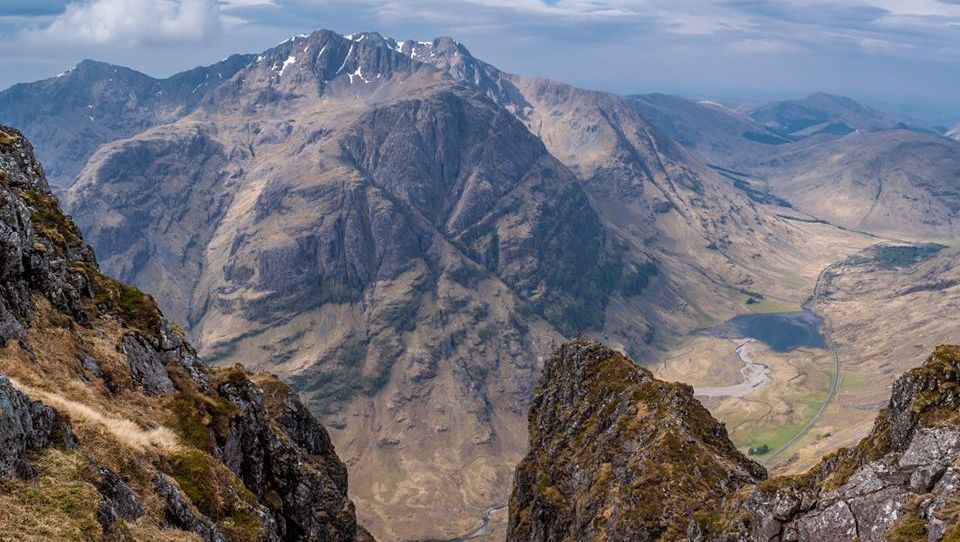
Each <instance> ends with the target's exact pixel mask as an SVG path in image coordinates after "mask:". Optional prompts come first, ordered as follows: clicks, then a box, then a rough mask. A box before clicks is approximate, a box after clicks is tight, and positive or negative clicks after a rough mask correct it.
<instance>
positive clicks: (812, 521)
mask: <svg viewBox="0 0 960 542" xmlns="http://www.w3.org/2000/svg"><path fill="white" fill-rule="evenodd" d="M958 384H960V348H957V347H947V346H943V347H939V348H938V349H937V350H936V351H935V352H934V354H933V355H932V356H931V357H930V358H929V359H928V360H927V362H926V363H925V364H924V365H923V366H922V367H919V368H916V369H914V370H912V371H910V372H908V373H907V374H905V375H904V376H902V377H901V378H900V379H898V380H897V382H896V384H895V385H894V388H893V393H892V397H891V399H890V403H889V406H888V407H887V408H886V409H885V410H884V411H883V412H882V413H881V414H880V416H879V417H878V418H877V421H876V424H875V426H874V429H873V431H872V432H871V433H870V435H869V436H868V437H867V438H865V439H864V440H863V441H862V442H861V443H860V444H858V445H857V446H856V447H854V448H851V449H843V450H840V451H838V452H837V453H835V454H833V455H831V456H828V457H826V458H824V459H823V461H822V462H821V463H820V464H819V465H818V466H817V467H815V468H814V469H812V470H811V471H809V472H808V473H806V474H803V475H800V476H789V477H778V478H773V479H769V480H763V479H764V478H765V477H766V473H765V471H764V469H763V468H762V467H761V466H760V465H758V464H756V463H753V462H752V461H750V460H748V459H746V458H744V457H743V456H742V455H741V454H740V453H739V452H737V451H736V450H735V449H734V447H733V445H732V444H731V443H730V441H729V439H728V438H727V436H726V431H725V430H724V428H723V426H722V425H721V424H718V423H717V422H716V421H715V420H714V419H713V418H712V417H711V416H710V415H709V413H707V412H706V410H704V409H703V408H702V407H701V406H700V404H699V403H698V402H697V401H696V400H695V399H694V398H693V396H692V390H690V389H689V388H688V387H686V386H683V385H680V384H668V383H664V382H660V381H657V380H655V379H653V378H652V376H651V375H650V374H649V373H648V372H647V371H645V370H644V369H642V368H640V367H637V366H635V365H633V364H632V362H630V361H629V360H627V359H626V358H624V357H622V356H621V355H619V354H617V353H615V352H613V351H611V350H609V349H607V348H606V347H604V346H602V345H600V344H597V343H588V342H584V341H577V342H574V343H571V344H568V345H566V346H564V347H562V348H561V349H560V350H559V351H558V352H557V353H556V354H555V355H554V356H553V358H552V359H551V360H550V361H549V362H548V363H547V367H546V369H545V372H544V376H543V380H542V381H541V384H540V387H539V388H538V390H537V396H536V399H535V400H534V403H533V406H532V407H531V411H530V433H531V441H530V444H531V449H530V452H529V454H528V456H527V457H526V458H525V459H524V460H523V462H522V463H521V464H520V466H519V467H518V468H517V474H516V479H515V484H514V490H513V496H512V498H511V502H510V531H509V535H508V540H509V541H520V540H523V541H529V540H558V541H559V540H571V541H572V540H677V539H687V540H693V541H707V540H717V541H720V540H724V541H726V540H751V541H780V540H783V541H789V540H800V541H802V540H818V541H841V540H843V541H846V540H861V541H868V540H869V541H881V540H891V541H896V540H931V541H933V540H955V539H956V538H955V537H957V536H960V525H958V521H960V513H958V510H960V491H958V490H960V472H958V468H957V467H956V463H957V459H958V457H960V415H958V412H960V411H958V407H960V394H958V393H957V389H958Z"/></svg>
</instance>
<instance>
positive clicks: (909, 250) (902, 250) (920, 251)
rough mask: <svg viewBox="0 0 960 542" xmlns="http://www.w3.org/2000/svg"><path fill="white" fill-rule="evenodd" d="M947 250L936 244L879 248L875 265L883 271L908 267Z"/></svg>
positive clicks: (943, 246) (944, 246)
mask: <svg viewBox="0 0 960 542" xmlns="http://www.w3.org/2000/svg"><path fill="white" fill-rule="evenodd" d="M945 248H947V246H946V245H941V244H938V243H922V244H919V245H906V246H881V247H878V248H877V249H876V251H875V254H876V262H877V265H879V266H880V267H882V268H883V269H897V268H901V267H909V266H911V265H914V264H916V263H919V262H922V261H923V260H926V259H927V258H930V257H932V256H934V255H935V254H937V253H938V252H940V251H941V250H943V249H945Z"/></svg>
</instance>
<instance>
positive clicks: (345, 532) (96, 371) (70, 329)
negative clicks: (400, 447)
mask: <svg viewBox="0 0 960 542" xmlns="http://www.w3.org/2000/svg"><path fill="white" fill-rule="evenodd" d="M0 285H2V286H0V339H2V340H3V343H4V344H3V345H2V349H0V444H2V447H0V448H2V451H0V478H2V479H3V491H2V492H0V508H2V509H4V510H5V511H6V512H5V513H3V514H0V531H2V532H4V537H5V538H6V537H7V536H9V537H10V539H11V540H24V541H33V540H38V541H39V540H101V539H106V540H144V541H146V540H150V541H155V540H160V541H163V540H171V541H172V540H197V539H199V540H203V541H205V542H235V541H244V542H246V541H249V542H254V541H280V540H283V541H301V540H302V541H307V540H311V541H312V540H324V541H344V542H349V541H353V540H366V539H368V535H367V534H366V533H365V532H364V531H363V530H362V529H360V528H358V527H357V522H356V516H355V513H354V508H353V504H352V503H351V501H350V500H349V499H348V498H347V473H346V468H345V467H344V465H343V463H341V461H340V460H339V458H338V457H337V455H336V452H335V451H334V449H333V446H332V444H331V443H330V437H329V436H328V434H327V432H326V430H325V429H324V428H323V426H321V425H320V424H319V423H318V422H317V421H316V420H315V419H314V418H313V417H312V416H311V415H310V414H309V413H308V412H307V410H306V409H305V408H304V407H303V405H301V404H300V402H299V400H298V399H297V397H296V395H294V394H292V393H291V392H290V391H289V389H288V388H287V387H286V386H285V385H284V384H283V383H281V382H280V381H279V380H277V379H276V378H274V377H267V376H255V375H249V374H247V373H246V372H245V371H243V370H242V369H241V368H230V369H219V370H214V369H211V368H209V367H207V366H205V365H203V364H202V363H201V362H200V360H199V359H198V357H197V355H196V353H195V352H194V350H193V349H192V348H191V347H190V345H189V344H188V343H186V342H185V340H184V339H183V336H182V332H180V331H179V330H177V329H176V327H175V326H174V325H172V324H171V323H170V322H169V321H167V320H166V319H165V318H164V317H163V315H162V314H161V313H160V311H159V310H158V309H157V307H156V305H155V303H154V301H153V300H152V299H151V298H149V297H148V296H145V295H144V294H142V293H140V291H139V290H137V289H135V288H132V287H129V286H126V285H124V284H121V283H119V282H116V281H114V280H112V279H110V278H108V277H106V276H104V275H102V274H101V273H100V272H99V270H98V267H97V263H96V260H95V258H94V256H93V253H92V251H91V250H90V249H89V248H88V247H87V246H86V245H85V244H84V243H83V240H82V238H81V237H80V235H79V233H78V231H77V229H76V227H75V226H74V224H73V222H72V221H71V220H70V219H69V218H68V217H66V216H64V215H63V214H62V213H61V212H60V209H59V206H58V205H57V202H56V200H55V198H54V197H53V196H52V194H51V193H50V189H49V187H48V185H47V182H46V180H45V178H44V176H43V171H42V168H41V167H40V165H39V164H38V163H37V161H36V160H35V159H34V157H33V152H32V148H31V147H30V145H29V143H28V142H27V141H26V140H25V139H24V138H23V136H22V135H21V134H20V133H19V132H17V131H16V130H14V129H12V128H8V127H4V126H0Z"/></svg>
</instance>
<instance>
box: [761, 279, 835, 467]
mask: <svg viewBox="0 0 960 542" xmlns="http://www.w3.org/2000/svg"><path fill="white" fill-rule="evenodd" d="M835 265H837V264H831V265H829V266H827V267H826V268H824V270H823V271H821V272H820V275H819V276H818V277H817V284H816V286H814V288H813V296H811V298H810V299H809V300H808V301H807V302H806V303H805V305H806V309H807V310H809V311H810V312H811V313H813V314H815V315H817V316H819V317H820V319H821V320H822V321H823V338H824V342H825V343H826V345H827V348H828V349H829V350H830V353H831V354H832V355H833V367H834V368H833V382H831V384H830V391H829V392H828V393H827V398H826V400H825V401H824V402H823V404H822V405H820V410H818V411H817V413H816V414H815V415H814V416H813V417H812V418H810V421H808V422H807V423H806V425H804V426H803V428H802V429H800V431H798V432H797V434H796V435H794V436H793V438H791V439H790V440H789V441H787V443H786V444H784V445H783V447H781V448H780V449H779V450H777V451H776V452H774V453H773V454H771V455H770V456H769V457H767V458H766V459H764V461H763V462H764V463H765V464H770V463H771V462H772V461H773V460H774V459H776V458H777V457H779V456H780V455H781V454H783V452H784V451H786V450H787V449H788V448H790V447H791V446H793V445H794V444H795V443H796V442H797V441H798V440H800V439H801V438H803V436H804V435H806V434H807V433H808V432H809V431H810V428H812V427H813V426H814V425H816V423H817V422H818V421H820V418H821V416H823V413H824V412H825V411H826V410H827V407H828V406H830V403H832V402H833V400H834V399H835V398H836V396H837V389H838V388H839V387H840V353H839V352H838V351H837V345H836V343H834V342H833V323H832V322H831V321H830V317H829V316H828V315H826V314H822V313H820V312H818V311H817V304H818V302H819V301H820V296H821V295H822V294H821V292H822V291H823V290H824V289H825V288H826V284H827V282H826V281H827V278H828V277H829V273H830V271H831V270H832V269H833V268H834V266H835Z"/></svg>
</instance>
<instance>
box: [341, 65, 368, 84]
mask: <svg viewBox="0 0 960 542" xmlns="http://www.w3.org/2000/svg"><path fill="white" fill-rule="evenodd" d="M347 77H349V78H350V84H351V85H352V84H353V78H354V77H359V78H360V80H361V81H363V82H364V83H369V82H371V81H373V79H371V80H370V81H367V80H366V79H364V78H363V67H361V66H357V71H355V72H353V73H348V74H347Z"/></svg>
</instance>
